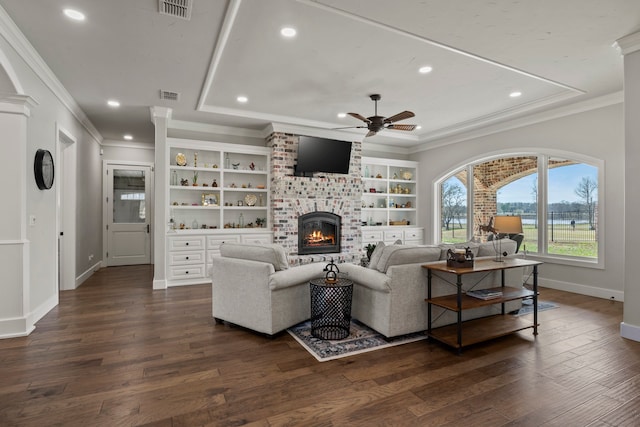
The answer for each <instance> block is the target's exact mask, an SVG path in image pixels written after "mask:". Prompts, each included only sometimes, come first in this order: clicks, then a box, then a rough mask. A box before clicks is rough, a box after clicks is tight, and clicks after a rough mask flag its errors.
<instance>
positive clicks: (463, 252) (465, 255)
mask: <svg viewBox="0 0 640 427" xmlns="http://www.w3.org/2000/svg"><path fill="white" fill-rule="evenodd" d="M447 267H455V268H473V252H471V249H470V248H468V247H467V248H464V249H449V250H448V251H447Z"/></svg>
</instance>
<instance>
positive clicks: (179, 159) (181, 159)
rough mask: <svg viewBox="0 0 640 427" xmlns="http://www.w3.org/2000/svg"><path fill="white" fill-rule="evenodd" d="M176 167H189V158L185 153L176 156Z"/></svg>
mask: <svg viewBox="0 0 640 427" xmlns="http://www.w3.org/2000/svg"><path fill="white" fill-rule="evenodd" d="M176 165H178V166H186V165H187V156H185V155H184V154H183V153H178V154H176Z"/></svg>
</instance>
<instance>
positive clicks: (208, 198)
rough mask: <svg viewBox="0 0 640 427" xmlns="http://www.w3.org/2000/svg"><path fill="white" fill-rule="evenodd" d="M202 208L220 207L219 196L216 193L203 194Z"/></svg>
mask: <svg viewBox="0 0 640 427" xmlns="http://www.w3.org/2000/svg"><path fill="white" fill-rule="evenodd" d="M202 206H218V195H217V194H215V193H203V194H202Z"/></svg>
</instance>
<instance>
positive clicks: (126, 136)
mask: <svg viewBox="0 0 640 427" xmlns="http://www.w3.org/2000/svg"><path fill="white" fill-rule="evenodd" d="M123 138H124V139H126V140H127V141H131V140H132V139H133V136H131V135H129V134H127V135H125V136H123Z"/></svg>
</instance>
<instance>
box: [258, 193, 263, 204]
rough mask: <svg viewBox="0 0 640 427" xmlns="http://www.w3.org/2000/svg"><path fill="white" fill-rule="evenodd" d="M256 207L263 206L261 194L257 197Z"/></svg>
mask: <svg viewBox="0 0 640 427" xmlns="http://www.w3.org/2000/svg"><path fill="white" fill-rule="evenodd" d="M258 206H264V198H263V196H262V194H259V195H258Z"/></svg>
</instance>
